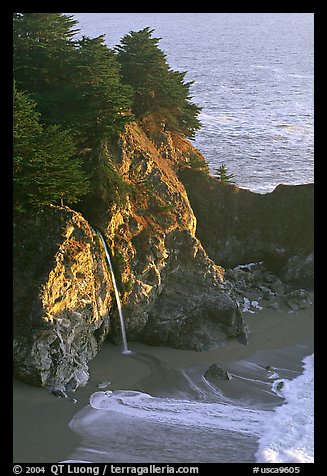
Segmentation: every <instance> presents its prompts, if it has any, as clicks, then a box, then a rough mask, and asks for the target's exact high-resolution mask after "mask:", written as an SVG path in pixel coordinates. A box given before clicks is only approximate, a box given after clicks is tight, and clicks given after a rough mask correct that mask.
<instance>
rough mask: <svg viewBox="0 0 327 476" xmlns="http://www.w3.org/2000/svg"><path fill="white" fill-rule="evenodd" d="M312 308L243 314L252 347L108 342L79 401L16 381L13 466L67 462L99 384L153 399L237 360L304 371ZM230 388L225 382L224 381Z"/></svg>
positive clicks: (236, 384)
mask: <svg viewBox="0 0 327 476" xmlns="http://www.w3.org/2000/svg"><path fill="white" fill-rule="evenodd" d="M313 315H314V307H313V305H312V306H311V307H310V308H309V309H308V310H302V311H299V312H297V313H294V312H290V310H289V308H286V307H285V308H283V309H282V310H281V311H275V310H272V309H269V308H264V309H263V310H262V311H259V312H257V313H255V314H249V313H245V314H244V318H245V321H246V323H247V326H248V330H249V335H248V340H249V342H248V345H243V344H241V343H240V342H238V341H237V340H230V341H228V343H226V345H224V346H222V347H219V348H217V349H216V350H214V351H210V352H201V353H199V352H194V351H186V350H177V349H171V348H167V347H151V346H147V345H144V344H141V343H139V342H130V343H129V348H130V349H131V350H132V351H133V354H132V355H123V354H122V353H121V349H120V347H119V346H116V345H113V344H111V343H109V342H108V343H105V344H104V345H103V348H102V350H101V351H100V353H99V354H98V355H97V357H96V358H95V359H93V361H91V362H90V380H89V382H88V384H87V385H86V387H84V388H82V389H78V390H77V392H75V394H74V395H73V398H76V399H77V402H76V403H73V401H71V400H69V399H65V398H60V399H58V398H56V397H54V396H53V395H50V394H49V393H48V392H47V390H46V389H41V388H37V387H33V386H31V385H27V384H25V383H22V382H19V381H17V380H14V392H13V411H14V429H13V438H14V441H13V445H14V454H13V461H14V462H15V463H41V462H44V463H56V462H59V461H63V460H65V459H67V457H68V455H69V454H71V453H72V452H73V450H74V448H76V446H77V445H78V442H79V438H78V436H77V435H76V434H74V433H73V431H71V430H70V428H69V422H70V421H71V419H72V418H73V417H74V415H75V414H76V413H77V412H78V411H79V410H80V409H82V408H83V407H85V406H87V405H88V403H89V397H90V395H91V394H92V393H94V392H96V391H97V390H98V387H97V386H98V384H99V383H101V382H104V381H110V385H108V389H110V390H118V389H121V390H138V391H142V392H146V393H149V394H151V395H154V396H162V395H169V392H170V389H171V387H172V386H174V387H175V388H178V385H179V381H180V380H181V378H182V373H181V372H180V370H181V369H192V368H197V369H200V370H201V372H202V371H203V372H204V371H205V370H206V369H207V368H208V367H209V366H210V365H211V364H213V363H218V364H220V365H222V366H223V367H224V368H225V369H226V370H228V371H230V372H232V373H233V369H235V365H236V364H235V362H237V361H239V360H240V359H242V360H248V359H249V360H252V361H255V362H257V363H258V364H259V365H262V366H268V365H270V366H274V365H279V366H281V365H282V364H283V362H285V365H286V364H287V366H288V368H294V370H296V371H298V372H300V371H301V367H302V366H301V360H302V359H303V357H305V356H306V355H309V354H311V353H313V348H314V343H313V337H314V329H313ZM231 383H232V385H230V386H229V390H228V391H230V392H232V393H233V395H234V396H235V394H237V392H241V391H243V390H242V388H241V386H240V382H239V381H238V380H237V379H233V380H232V381H231ZM222 385H226V383H225V384H224V383H222Z"/></svg>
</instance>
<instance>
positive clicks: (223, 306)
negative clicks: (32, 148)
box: [14, 124, 244, 392]
mask: <svg viewBox="0 0 327 476" xmlns="http://www.w3.org/2000/svg"><path fill="white" fill-rule="evenodd" d="M162 137H163V138H164V139H165V141H163V140H161V141H160V142H155V141H154V140H153V138H152V139H150V138H149V137H148V136H147V135H146V134H145V133H144V132H143V130H142V129H141V128H140V127H139V126H138V125H137V124H134V125H129V126H128V127H127V128H126V133H125V134H124V135H123V136H122V137H121V140H120V144H119V149H118V151H117V148H115V151H114V152H113V151H112V150H110V148H109V146H108V150H107V153H108V154H112V153H116V155H117V156H116V160H117V161H118V164H119V173H120V174H121V176H122V177H124V180H125V181H126V182H127V183H130V184H131V186H132V187H133V189H134V193H133V197H132V198H131V197H127V198H126V200H125V202H124V203H123V204H120V205H117V204H112V203H106V202H105V201H102V202H101V201H100V202H99V203H97V207H96V209H95V208H94V204H93V203H87V204H84V216H83V215H82V214H81V213H77V212H75V211H73V210H70V209H68V208H66V207H49V208H45V209H44V210H43V212H39V213H36V214H35V213H33V214H27V215H25V216H24V217H18V218H17V219H16V220H15V224H14V256H15V259H14V276H15V277H14V290H15V299H14V336H15V339H14V361H15V364H14V365H15V374H16V376H18V377H19V378H21V379H23V380H25V381H27V382H31V383H35V384H37V385H42V386H46V387H49V388H54V389H56V391H63V392H65V391H67V390H69V389H74V388H77V387H78V386H81V385H84V384H85V383H86V381H87V379H88V370H87V368H88V367H87V362H88V361H89V360H90V359H91V358H92V357H94V356H95V355H96V353H97V351H98V350H99V348H100V345H101V342H102V341H103V339H104V338H105V337H106V336H107V335H109V336H110V338H112V339H113V340H114V341H116V342H118V341H119V339H120V337H119V336H120V330H119V321H118V319H116V313H115V302H114V298H113V296H114V295H113V289H112V285H111V280H110V276H109V273H108V269H107V266H106V262H105V259H104V254H103V252H101V247H100V244H99V240H98V239H97V236H96V234H95V233H93V232H92V229H91V227H90V223H91V224H92V226H93V227H96V228H98V229H99V230H100V231H101V232H102V234H103V235H104V237H105V239H106V242H107V244H108V247H109V250H110V252H111V255H112V261H113V266H114V268H115V273H116V279H117V281H118V285H119V288H120V294H121V299H122V304H123V312H124V317H125V326H126V330H127V335H128V339H129V340H133V339H138V340H141V341H144V342H147V343H151V344H164V345H170V346H174V347H179V348H185V349H196V350H209V349H213V348H215V347H216V346H218V345H220V344H221V343H222V342H223V341H225V340H226V339H227V338H229V337H231V336H240V337H242V336H243V337H244V323H243V319H242V315H241V312H240V310H239V308H238V305H237V303H236V302H235V301H234V300H233V299H232V298H231V297H230V295H229V293H228V292H226V290H225V288H224V285H223V281H224V269H223V268H222V267H220V266H218V265H216V264H215V263H214V262H213V261H212V260H211V259H210V258H209V257H208V256H207V254H206V252H205V251H204V249H203V247H202V245H201V243H200V241H199V240H198V239H197V238H196V218H195V215H194V213H193V210H192V208H191V206H190V203H189V200H188V196H187V193H186V191H185V188H184V186H183V184H182V182H181V181H180V180H179V179H178V177H177V175H176V173H175V171H174V168H173V165H174V164H175V163H176V162H177V161H178V160H179V159H180V157H178V154H179V155H180V156H182V155H183V153H185V151H182V150H180V149H177V148H176V147H175V146H174V144H173V141H172V138H171V136H170V135H168V134H166V135H163V136H162ZM181 143H183V144H184V148H185V147H186V148H187V149H188V150H192V151H193V148H192V146H191V145H190V144H189V143H187V142H183V141H182V142H181ZM193 153H197V152H196V151H194V152H193ZM85 217H87V220H86V218H85Z"/></svg>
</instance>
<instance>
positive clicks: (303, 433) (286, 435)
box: [256, 355, 314, 463]
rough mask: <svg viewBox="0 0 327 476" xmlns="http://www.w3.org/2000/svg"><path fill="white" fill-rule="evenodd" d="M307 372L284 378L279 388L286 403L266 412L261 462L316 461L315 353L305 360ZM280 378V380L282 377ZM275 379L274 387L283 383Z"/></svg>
mask: <svg viewBox="0 0 327 476" xmlns="http://www.w3.org/2000/svg"><path fill="white" fill-rule="evenodd" d="M303 363H304V372H303V374H302V375H300V376H299V377H297V378H295V379H293V380H290V381H289V380H283V383H284V385H283V387H282V388H281V389H280V390H279V391H277V390H276V393H277V392H278V394H279V395H280V396H283V397H284V398H285V404H284V405H282V406H279V407H277V408H276V409H275V410H274V411H273V412H270V415H267V417H266V419H265V422H264V424H263V428H262V436H261V438H260V440H259V449H258V451H257V453H256V458H257V462H258V463H313V461H314V447H313V397H314V390H313V378H314V372H313V366H314V356H313V355H310V356H308V357H305V359H303ZM280 381H281V380H280ZM280 381H278V380H277V381H275V382H274V386H275V387H276V385H277V384H278V383H279V382H280Z"/></svg>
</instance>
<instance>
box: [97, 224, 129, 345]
mask: <svg viewBox="0 0 327 476" xmlns="http://www.w3.org/2000/svg"><path fill="white" fill-rule="evenodd" d="M96 233H97V235H98V236H99V238H100V240H101V242H102V245H103V248H104V250H105V253H106V258H107V261H108V264H109V268H110V273H111V280H112V284H113V286H114V290H115V297H116V302H117V308H118V314H119V320H120V329H121V335H122V338H123V345H124V348H123V354H131V351H130V350H129V349H128V345H127V338H126V331H125V323H124V317H123V312H122V308H121V302H120V297H119V292H118V288H117V283H116V279H115V273H114V270H113V267H112V264H111V259H110V254H109V251H108V247H107V244H106V242H105V240H104V238H103V236H102V234H101V233H100V232H99V230H96Z"/></svg>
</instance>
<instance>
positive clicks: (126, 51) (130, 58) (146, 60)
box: [116, 27, 201, 137]
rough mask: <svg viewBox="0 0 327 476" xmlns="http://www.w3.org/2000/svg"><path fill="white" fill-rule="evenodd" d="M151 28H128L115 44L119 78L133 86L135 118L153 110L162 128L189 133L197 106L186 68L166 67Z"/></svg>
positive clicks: (193, 127) (195, 123) (194, 126)
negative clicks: (119, 69) (191, 99)
mask: <svg viewBox="0 0 327 476" xmlns="http://www.w3.org/2000/svg"><path fill="white" fill-rule="evenodd" d="M153 31H154V30H152V29H150V28H149V27H146V28H144V29H143V30H140V31H136V32H135V31H132V32H130V33H129V34H127V35H125V36H124V37H123V38H122V40H121V45H118V46H117V47H116V50H117V53H118V60H119V62H120V64H121V73H122V80H123V81H124V83H126V84H129V85H131V86H132V88H133V90H134V95H133V109H132V111H133V113H134V114H135V116H136V117H137V118H142V117H144V116H146V115H149V114H154V115H156V116H157V117H158V118H159V119H160V120H161V121H162V122H163V123H164V124H165V127H166V129H168V130H171V131H177V132H179V133H182V134H184V135H186V136H187V137H193V136H194V134H195V132H196V131H197V130H198V129H199V128H200V126H201V124H200V121H199V120H198V118H197V116H198V114H199V113H200V110H201V109H200V108H199V107H198V106H196V105H195V104H193V103H192V102H191V101H190V95H189V91H190V86H191V85H192V82H185V75H186V72H179V71H173V70H171V69H170V67H169V65H168V63H167V61H166V55H165V54H164V53H163V51H161V50H160V48H159V47H158V43H159V40H160V38H153V37H152V33H153Z"/></svg>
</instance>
